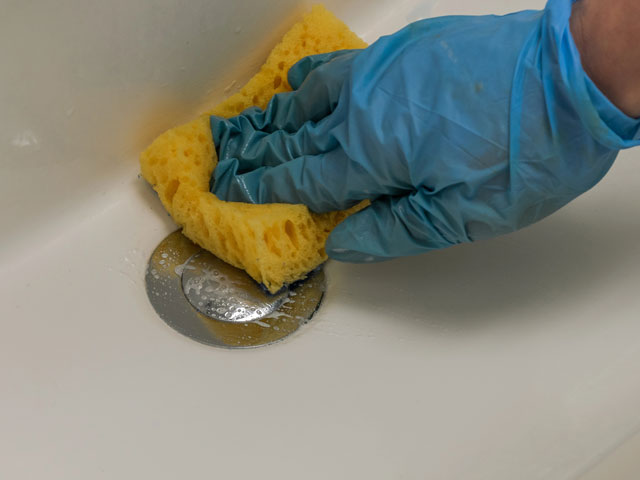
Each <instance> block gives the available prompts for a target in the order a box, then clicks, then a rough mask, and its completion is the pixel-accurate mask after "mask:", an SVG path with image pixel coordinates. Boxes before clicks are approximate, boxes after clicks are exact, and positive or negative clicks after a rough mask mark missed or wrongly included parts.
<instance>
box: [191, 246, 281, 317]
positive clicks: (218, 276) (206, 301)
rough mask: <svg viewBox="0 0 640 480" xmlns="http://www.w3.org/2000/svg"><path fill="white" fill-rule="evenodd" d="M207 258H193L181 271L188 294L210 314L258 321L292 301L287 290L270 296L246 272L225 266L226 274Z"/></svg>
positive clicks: (198, 308)
mask: <svg viewBox="0 0 640 480" xmlns="http://www.w3.org/2000/svg"><path fill="white" fill-rule="evenodd" d="M206 258H207V257H204V258H199V256H195V257H192V258H191V259H190V260H189V262H187V263H186V264H184V265H182V267H183V268H182V269H181V270H182V272H183V276H182V289H183V292H184V294H185V296H186V297H187V299H188V300H189V302H190V303H191V305H192V306H193V307H195V308H196V310H198V311H199V312H200V313H202V314H204V315H206V316H207V317H209V318H213V319H217V320H223V321H229V322H244V321H250V322H255V321H257V320H260V319H262V318H265V317H267V316H268V315H270V314H272V313H273V312H274V311H275V310H276V309H278V308H279V307H280V306H281V305H283V304H284V302H285V301H287V300H288V299H287V298H286V294H287V292H283V293H282V294H280V295H276V296H271V295H267V294H265V293H264V292H263V291H262V289H261V288H260V287H259V286H258V285H257V284H256V283H255V282H254V281H253V280H252V279H250V278H249V277H248V276H246V274H245V273H244V272H240V271H239V270H235V269H232V268H231V267H227V266H224V267H222V268H223V269H227V268H228V271H227V270H225V272H226V273H225V272H223V271H220V269H218V268H216V267H212V266H208V265H207V263H206ZM184 272H187V274H185V273H184ZM262 323H264V322H262Z"/></svg>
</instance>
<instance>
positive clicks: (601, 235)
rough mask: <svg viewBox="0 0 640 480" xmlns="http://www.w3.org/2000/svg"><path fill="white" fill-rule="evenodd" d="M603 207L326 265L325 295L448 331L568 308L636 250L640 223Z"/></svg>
mask: <svg viewBox="0 0 640 480" xmlns="http://www.w3.org/2000/svg"><path fill="white" fill-rule="evenodd" d="M610 210H611V212H601V213H599V214H598V215H597V216H592V217H591V218H589V212H581V213H580V214H576V215H571V214H566V213H564V212H563V213H562V214H558V215H556V216H553V217H551V218H549V219H547V220H546V221H544V222H542V223H540V224H538V225H536V226H533V227H530V228H527V229H525V230H522V231H520V232H517V233H515V234H512V235H508V236H505V237H501V238H498V239H494V240H489V241H483V242H478V243H476V244H468V245H461V246H457V247H454V248H450V249H447V250H443V251H436V252H431V253H428V254H425V255H422V256H418V257H411V258H404V259H398V260H393V261H390V262H386V263H380V264H374V265H349V264H339V263H337V262H332V263H331V267H330V271H329V273H330V275H329V285H330V288H329V292H331V289H334V292H335V294H336V296H338V297H340V300H339V301H340V302H346V303H348V304H350V305H351V306H352V307H355V308H357V309H358V310H362V311H363V312H366V311H367V310H369V311H375V312H380V313H385V312H388V314H389V319H390V321H402V320H403V319H409V320H412V321H416V320H423V321H424V322H425V324H428V325H433V326H435V325H441V326H444V327H445V328H453V329H456V328H472V327H473V328H475V327H480V328H482V326H483V325H487V323H495V322H500V321H509V322H514V321H515V322H518V321H519V322H525V321H527V319H528V318H529V319H531V318H532V315H531V312H532V311H536V312H544V309H545V308H553V309H562V308H565V309H569V310H570V309H571V305H572V304H573V305H575V304H577V302H583V303H586V302H589V301H590V299H591V298H593V297H594V296H597V295H598V290H599V288H601V287H602V286H603V285H606V283H607V282H610V281H611V279H612V278H613V277H616V276H618V275H619V273H620V270H621V269H623V268H624V266H625V263H627V264H628V263H629V260H630V259H632V258H638V256H639V255H640V246H639V245H638V242H637V238H638V237H639V236H640V223H638V222H625V221H624V220H623V219H624V218H628V217H625V215H622V214H621V212H620V211H615V210H614V208H613V205H612V206H611V208H610ZM607 213H610V214H611V215H607ZM631 218H633V217H631ZM605 219H606V220H605ZM534 316H535V318H537V319H539V318H542V317H544V314H543V313H536V314H535V315H534Z"/></svg>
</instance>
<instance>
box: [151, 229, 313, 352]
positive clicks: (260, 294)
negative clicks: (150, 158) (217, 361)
mask: <svg viewBox="0 0 640 480" xmlns="http://www.w3.org/2000/svg"><path fill="white" fill-rule="evenodd" d="M146 286H147V295H148V296H149V300H150V301H151V304H152V305H153V308H154V309H155V310H156V312H157V313H158V315H159V316H160V318H162V319H163V320H164V321H165V322H166V323H167V324H168V325H169V326H170V327H171V328H173V329H174V330H176V331H178V332H180V333H181V334H183V335H186V336H187V337H189V338H191V339H193V340H196V341H198V342H201V343H204V344H207V345H213V346H216V347H224V348H253V347H260V346H263V345H269V344H271V343H274V342H278V341H280V340H282V339H284V338H286V337H288V336H289V335H291V334H292V333H294V332H295V331H297V330H298V329H299V328H300V326H302V325H304V324H305V323H306V322H308V321H309V320H310V319H311V317H312V316H313V314H314V313H315V311H316V310H317V309H318V306H319V305H320V302H321V300H322V297H323V295H324V291H325V277H324V272H323V271H322V270H321V269H319V270H316V271H315V272H313V273H312V274H310V275H309V277H308V278H307V279H306V280H304V281H302V282H298V283H296V284H294V285H291V286H289V288H286V289H283V290H282V291H281V292H278V293H277V294H275V295H272V294H270V293H268V292H267V291H266V290H264V289H263V288H262V287H261V286H260V285H258V284H257V283H256V282H255V281H254V280H253V279H252V278H250V277H249V276H248V275H247V274H246V273H245V272H244V271H242V270H240V269H237V268H235V267H232V266H231V265H229V264H227V263H225V262H223V261H222V260H220V259H219V258H217V257H215V256H214V255H212V254H211V253H209V252H207V251H205V250H203V249H201V248H200V247H199V246H197V245H196V244H194V243H193V242H191V241H190V240H189V239H188V238H186V237H185V236H184V235H182V234H181V233H180V232H179V231H178V232H174V233H172V234H171V235H169V236H168V237H167V238H165V239H164V240H163V241H162V242H161V243H160V245H158V247H157V248H156V250H155V251H154V252H153V254H152V255H151V259H150V260H149V265H148V267H147V272H146Z"/></svg>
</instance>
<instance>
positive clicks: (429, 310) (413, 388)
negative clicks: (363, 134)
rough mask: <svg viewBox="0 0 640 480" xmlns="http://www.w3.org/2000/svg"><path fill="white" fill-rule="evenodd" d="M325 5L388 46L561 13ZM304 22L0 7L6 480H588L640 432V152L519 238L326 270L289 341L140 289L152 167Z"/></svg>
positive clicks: (165, 225)
mask: <svg viewBox="0 0 640 480" xmlns="http://www.w3.org/2000/svg"><path fill="white" fill-rule="evenodd" d="M327 5H328V6H329V7H331V8H332V9H333V10H334V11H336V12H337V13H338V14H339V16H341V17H342V18H343V19H345V20H346V21H347V22H348V23H349V24H350V25H352V26H353V28H354V29H355V30H356V31H357V32H358V33H360V34H361V35H362V36H363V37H364V38H365V39H366V40H369V41H372V40H374V39H375V38H377V36H379V35H381V34H384V33H388V32H391V31H393V30H394V29H396V28H397V27H399V26H401V25H403V24H404V23H406V22H407V21H411V20H415V19H417V18H420V17H424V16H431V15H441V14H451V13H489V12H494V13H504V12H507V11H510V10H516V9H520V8H539V7H541V6H542V5H543V2H541V1H534V0H532V1H524V0H518V1H506V0H505V1H497V0H493V1H486V2H476V1H471V0H456V1H449V2H444V1H435V0H432V1H428V0H425V1H414V0H397V1H385V0H376V1H366V0H351V1H348V0H342V1H338V0H331V1H328V2H327ZM306 6H308V4H307V3H306V2H303V1H297V0H272V1H270V2H263V1H259V0H254V1H250V0H238V1H235V2H223V1H221V0H207V1H204V0H191V1H186V0H156V1H152V0H136V1H135V2H130V1H125V0H110V1H108V2H99V1H97V0H86V1H80V0H58V1H56V2H47V1H44V0H37V1H31V2H21V1H19V0H0V9H1V11H2V14H1V15H0V105H2V114H1V115H0V166H1V168H2V170H1V171H2V175H1V176H0V205H2V207H1V208H0V222H2V223H1V224H2V236H1V237H0V328H1V329H2V330H1V334H0V388H1V389H2V390H1V395H0V478H10V479H33V478H48V479H75V478H78V479H80V478H81V479H101V478H105V479H106V478H109V479H111V478H127V479H128V478H136V479H138V478H154V479H157V480H160V479H174V478H202V477H207V478H241V479H244V478H265V479H271V478H274V479H275V478H277V479H289V478H291V479H294V478H295V479H299V478H304V479H316V478H317V479H327V478H332V479H341V478H345V479H355V478H366V479H368V480H375V479H425V478H428V479H447V480H448V479H491V480H501V479H505V480H512V479H523V480H528V479H536V480H537V479H544V480H555V479H573V478H579V477H580V476H581V475H583V474H585V473H586V472H588V471H589V470H590V469H591V468H592V467H593V466H594V465H597V464H599V463H600V462H601V460H602V459H603V458H605V457H607V456H609V455H610V454H611V452H613V451H614V450H615V449H616V448H618V447H619V446H620V445H623V444H624V443H625V441H626V440H627V439H628V438H631V437H632V436H633V434H634V432H637V431H638V429H639V428H640V408H639V407H638V405H640V383H639V382H638V378H640V321H639V320H640V313H639V312H640V296H639V295H638V284H639V283H640V243H638V241H637V239H638V238H639V237H640V219H639V218H640V215H638V204H640V190H639V189H638V188H637V187H638V185H640V166H639V162H640V151H631V152H626V153H624V154H623V155H621V156H620V158H619V160H618V162H617V164H616V166H615V167H614V169H613V171H612V172H611V173H610V174H609V175H608V176H607V178H606V179H605V180H604V181H603V182H602V183H601V184H600V185H599V186H598V187H597V188H596V189H594V190H593V191H591V192H589V193H588V194H587V195H585V196H584V197H582V198H581V199H579V200H578V201H576V202H575V203H574V204H572V205H571V206H570V207H568V208H566V209H564V210H563V211H562V212H560V213H559V214H557V215H555V216H553V217H551V218H549V219H547V220H546V221H544V222H542V223H540V224H538V225H536V226H535V227H532V228H529V229H527V230H526V231H523V232H520V233H518V234H515V235H511V236H508V237H505V238H501V239H498V240H495V241H491V242H484V243H480V244H477V245H467V246H462V247H459V248H454V249H451V250H448V251H443V252H437V253H432V254H429V255H426V256H423V257H419V258H413V259H406V260H398V261H394V262H390V263H387V264H381V265H369V266H353V265H342V264H336V263H332V264H330V265H329V267H328V268H327V273H328V275H329V292H328V294H327V299H326V302H325V304H324V306H323V307H322V309H321V311H320V312H319V313H318V314H317V316H316V318H315V320H314V321H313V322H312V323H311V324H310V325H309V326H307V327H306V328H305V329H303V330H302V331H301V332H300V333H299V334H297V335H295V337H293V338H291V339H289V340H288V341H286V342H284V343H282V344H279V345H277V346H273V347H269V348H265V349H261V350H256V351H242V352H231V351H223V350H216V349H213V348H208V347H205V346H202V345H199V344H197V343H195V342H192V341H190V340H188V339H186V338H184V337H181V336H180V335H179V334H177V333H175V332H174V331H173V330H171V329H170V328H169V327H167V326H166V325H165V324H164V323H162V321H160V320H159V319H158V318H157V317H156V315H155V313H154V311H153V309H152V308H151V306H150V305H149V303H148V301H147V298H146V295H145V291H144V285H143V273H144V269H145V264H146V260H147V257H148V255H149V254H150V253H151V251H152V250H153V248H154V247H155V246H156V245H157V244H158V243H159V242H160V241H161V240H162V239H163V238H164V237H165V236H166V235H167V234H168V233H169V232H171V231H172V230H173V229H174V228H175V227H174V225H173V224H172V223H171V221H170V219H168V217H167V216H166V214H165V213H164V212H163V211H162V208H161V206H160V204H159V202H158V200H157V199H156V197H155V195H154V194H153V192H152V191H151V190H150V188H149V187H148V186H147V185H146V184H145V183H144V182H143V181H142V180H140V179H138V178H137V173H138V166H137V158H136V157H137V154H138V152H139V151H140V150H141V149H143V148H144V146H145V145H146V144H147V143H148V142H149V141H150V140H151V139H152V138H153V137H154V136H155V135H157V134H158V133H160V132H161V131H162V130H164V129H166V128H169V127H171V126H173V125H175V124H177V123H180V122H182V121H184V120H187V119H188V118H189V117H190V116H192V115H193V114H194V113H196V112H198V111H199V110H201V109H202V108H203V107H204V106H205V105H206V104H211V103H212V102H215V101H217V100H219V99H220V98H222V97H223V96H224V95H226V94H228V93H230V92H232V91H234V89H235V88H237V86H239V85H241V84H242V83H243V81H244V80H246V79H247V78H249V76H250V75H251V74H252V73H253V72H254V71H255V69H256V68H257V66H258V65H259V64H260V62H261V61H262V60H263V59H264V57H265V55H266V53H267V52H268V51H269V49H270V47H271V46H273V44H274V42H275V41H276V40H277V39H278V37H279V36H280V35H281V34H282V33H283V32H284V31H286V29H287V27H288V26H289V25H290V24H291V22H292V21H293V20H294V19H295V17H296V16H297V15H299V14H300V12H301V11H303V10H304V8H306ZM628 445H630V447H627V448H634V445H636V447H635V448H637V445H638V444H637V442H636V443H629V444H628ZM623 448H624V447H623ZM629 456H631V457H633V455H627V456H626V457H625V458H628V457H629ZM636 456H637V455H636ZM611 458H613V457H611ZM602 465H603V464H602V463H600V467H599V468H602ZM629 468H632V469H633V468H634V467H633V466H632V467H629ZM635 468H636V471H638V470H639V469H640V467H638V466H637V465H636V466H635ZM594 472H595V471H594ZM596 473H597V472H596ZM593 475H595V473H594V474H593ZM593 478H594V479H595V478H596V477H593ZM608 478H613V477H611V476H609V477H608ZM620 478H623V477H620ZM629 478H631V477H629ZM590 480H591V477H590Z"/></svg>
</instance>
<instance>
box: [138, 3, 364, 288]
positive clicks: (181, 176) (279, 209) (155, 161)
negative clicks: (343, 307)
mask: <svg viewBox="0 0 640 480" xmlns="http://www.w3.org/2000/svg"><path fill="white" fill-rule="evenodd" d="M364 47H366V44H365V43H364V42H363V41H362V40H361V39H359V38H358V37H357V36H356V35H355V34H354V33H353V32H352V31H351V30H349V28H348V27H347V26H346V25H345V24H344V23H342V22H341V21H340V20H339V19H338V18H336V17H335V16H334V15H333V14H331V13H330V12H329V11H327V10H326V9H325V8H324V7H322V6H315V7H313V9H312V10H311V12H310V13H308V14H307V15H306V16H305V17H304V18H303V20H302V21H301V22H299V23H297V24H295V25H294V26H293V27H292V28H291V30H289V32H288V33H287V34H286V35H285V36H284V38H283V39H282V41H281V42H280V43H279V44H278V45H277V46H276V47H275V48H274V49H273V50H272V52H271V53H270V55H269V57H268V59H267V61H266V63H265V64H264V66H263V67H262V68H261V69H260V71H259V72H258V73H257V74H256V75H255V76H254V77H253V78H252V79H251V80H249V82H248V83H247V84H246V85H245V86H244V87H243V88H242V89H241V91H240V92H239V93H237V94H235V95H233V96H232V97H230V98H228V99H227V100H226V101H224V102H223V103H222V104H220V105H218V106H217V107H215V108H214V109H213V110H211V111H208V112H206V113H205V114H203V115H202V116H200V117H198V118H197V119H195V120H193V121H192V122H190V123H187V124H186V125H182V126H179V127H176V128H173V129H171V130H169V131H167V132H165V133H163V134H162V135H160V136H159V137H158V138H157V139H156V140H155V141H154V142H153V143H152V144H151V145H150V146H149V147H148V148H147V150H145V151H144V152H143V153H142V155H141V156H140V165H141V169H142V175H143V176H144V178H145V179H146V180H147V181H148V182H149V183H150V184H151V185H152V186H153V188H154V189H155V190H156V192H157V193H158V196H159V197H160V200H161V201H162V204H163V205H164V207H165V208H166V210H167V211H168V212H169V214H170V215H171V216H172V218H173V220H174V221H175V222H176V223H177V224H178V225H180V226H181V227H182V231H183V233H184V235H185V236H187V237H188V238H189V239H191V240H192V241H193V242H195V243H197V244H198V245H200V246H201V247H203V248H204V249H206V250H209V251H210V252H212V253H213V254H214V255H216V256H217V257H219V258H221V259H222V260H224V261H225V262H227V263H230V264H231V265H234V266H236V267H238V268H241V269H244V270H245V271H246V272H247V273H248V274H249V275H250V276H251V277H252V278H253V279H255V280H256V281H257V282H259V283H262V284H264V285H265V286H266V288H267V289H268V290H269V291H271V292H272V293H275V292H276V291H278V290H279V289H281V288H282V287H283V286H284V285H286V284H289V283H292V282H295V281H297V280H300V279H302V278H304V277H305V276H306V275H307V274H308V273H309V272H310V271H312V270H313V269H314V268H316V267H317V266H318V265H320V264H321V263H322V262H324V261H325V260H326V259H327V255H326V253H325V250H324V245H325V242H326V240H327V237H328V236H329V234H330V233H331V230H333V228H334V227H335V226H336V225H337V224H338V223H340V222H341V221H342V220H343V219H344V218H346V216H348V215H349V214H351V213H353V212H354V211H357V210H359V209H360V208H362V207H363V206H364V205H359V206H357V207H355V208H354V209H352V210H349V211H344V212H331V213H326V214H314V213H313V212H311V211H309V209H308V208H307V207H306V206H304V205H285V204H269V205H252V204H245V203H231V202H224V201H222V200H220V199H218V198H217V197H216V196H215V195H213V194H212V193H210V191H209V181H210V178H211V174H212V172H213V170H214V168H215V166H216V164H217V157H216V152H215V148H214V145H213V140H212V136H211V129H210V125H209V116H210V115H217V116H223V117H231V116H234V115H238V114H240V113H241V112H242V111H243V110H245V109H247V108H249V107H252V106H258V107H260V108H265V107H266V105H267V104H268V102H269V100H270V99H271V97H273V95H275V94H276V93H280V92H286V91H290V90H291V87H290V86H289V84H288V82H287V72H288V70H289V68H290V67H291V66H292V65H293V64H294V63H295V62H297V61H298V60H300V59H301V58H303V57H306V56H308V55H314V54H318V53H327V52H331V51H335V50H342V49H351V48H364Z"/></svg>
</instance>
